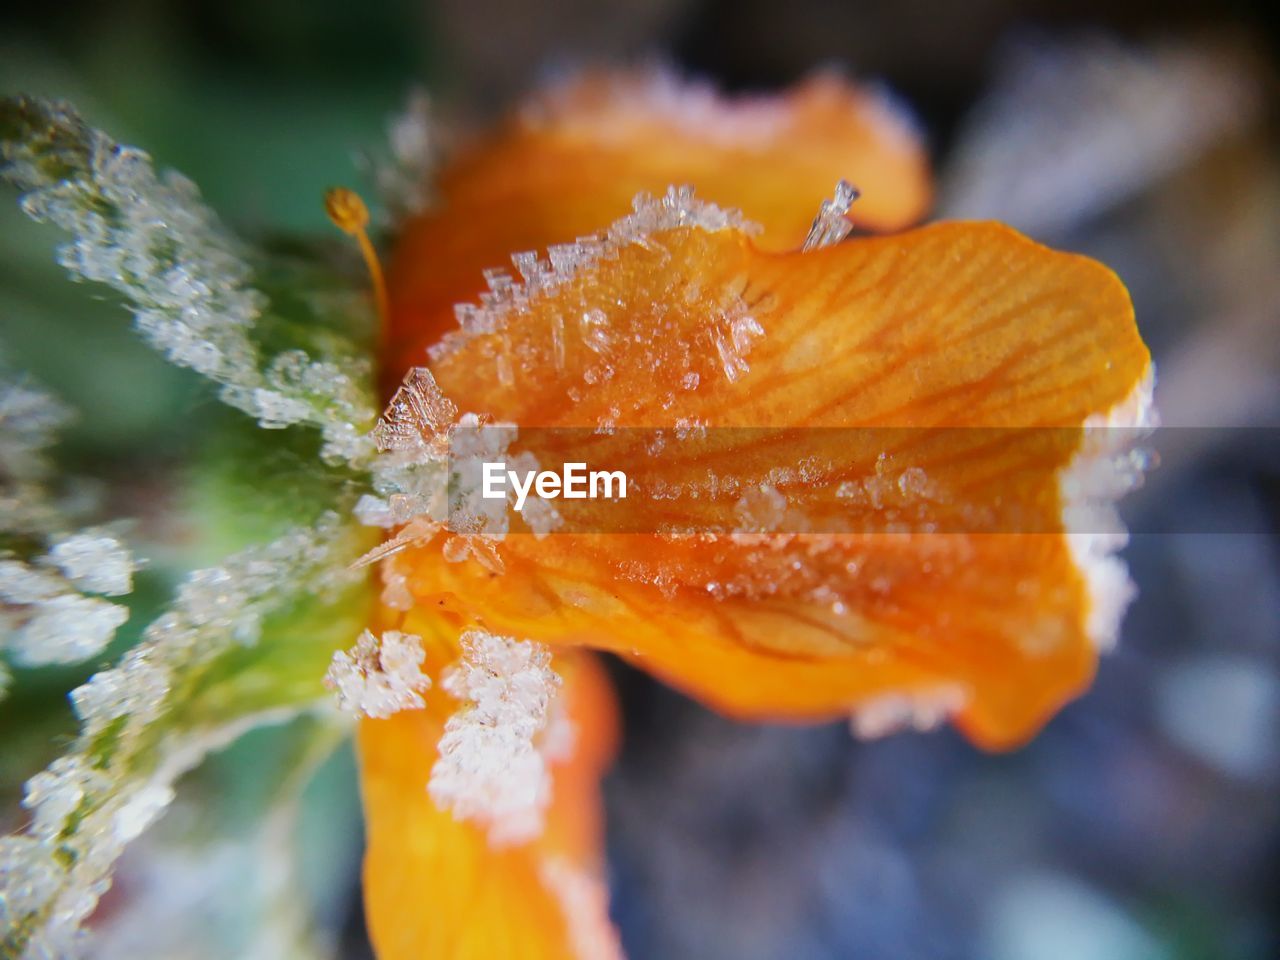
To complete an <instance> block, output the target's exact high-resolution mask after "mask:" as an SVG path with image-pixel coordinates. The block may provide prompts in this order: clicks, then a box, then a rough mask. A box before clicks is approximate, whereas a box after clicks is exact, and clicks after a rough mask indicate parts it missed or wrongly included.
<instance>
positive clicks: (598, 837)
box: [358, 614, 616, 960]
mask: <svg viewBox="0 0 1280 960" xmlns="http://www.w3.org/2000/svg"><path fill="white" fill-rule="evenodd" d="M404 629H406V630H411V631H416V632H420V634H421V635H423V636H428V637H431V636H436V637H439V636H441V635H443V634H444V633H445V632H447V630H448V627H447V625H446V624H444V623H443V622H441V621H438V620H437V621H435V622H432V620H431V619H430V615H423V614H413V615H410V617H409V618H408V620H407V622H406V624H405V625H404ZM432 659H433V661H434V660H435V659H437V658H436V657H435V656H434V655H433V658H432ZM428 665H429V666H431V667H438V666H439V664H438V663H436V662H429V664H428ZM556 669H557V671H558V672H560V673H561V676H562V677H563V679H564V686H563V687H562V689H561V693H560V696H561V697H563V698H564V702H565V704H566V709H567V710H568V712H569V717H570V720H571V721H572V722H573V723H574V725H575V728H576V729H577V731H578V738H577V743H576V749H575V752H574V755H573V757H572V758H571V759H569V760H567V761H565V762H563V763H559V764H554V765H553V767H552V774H553V781H554V788H553V790H554V792H553V799H552V802H551V806H550V808H549V809H548V810H547V826H546V830H545V831H544V833H543V835H542V836H541V837H540V838H539V839H538V840H536V841H534V842H532V843H529V844H525V845H522V846H514V847H502V848H497V849H495V848H494V847H492V846H491V845H490V843H489V840H488V838H487V836H486V834H485V832H484V831H483V830H482V829H480V828H478V827H476V826H474V825H472V824H471V823H464V822H459V821H457V820H455V819H454V818H453V816H452V815H451V814H450V813H448V812H446V811H442V810H440V809H438V808H437V807H436V805H435V804H434V803H433V802H432V800H431V798H430V797H429V796H428V794H427V781H428V778H429V776H430V772H431V768H432V766H433V764H434V763H435V760H436V757H437V750H436V745H437V743H438V742H439V740H440V736H441V734H442V732H443V727H444V721H445V720H446V719H447V717H448V713H449V712H450V711H451V710H452V708H453V707H454V706H455V705H456V703H455V702H454V701H452V699H451V698H449V697H448V696H447V695H446V694H444V693H443V692H441V691H440V690H439V687H438V686H437V687H436V688H433V689H432V690H431V691H430V692H429V693H428V696H427V700H428V705H427V709H426V710H419V711H406V712H401V713H398V714H396V715H395V716H393V717H391V718H390V719H386V720H364V721H362V722H361V724H360V728H359V734H358V746H359V756H360V775H361V789H362V794H363V799H364V810H365V824H366V831H367V845H366V853H365V863H364V895H365V912H366V914H367V922H368V928H369V934H370V937H371V939H372V941H373V944H374V948H375V951H376V953H377V955H378V957H379V960H419V958H422V957H449V958H451V960H513V958H529V960H536V958H555V960H563V958H565V957H570V956H574V955H576V952H577V951H580V950H581V949H583V945H584V944H585V943H588V942H590V938H592V937H599V938H602V939H603V940H604V941H605V942H607V941H608V938H610V937H611V936H612V931H611V929H610V927H609V921H608V916H607V913H606V910H607V897H605V895H604V892H603V891H604V887H603V884H602V882H601V881H600V879H599V878H600V877H601V873H602V856H601V849H602V832H603V826H602V820H601V805H600V796H599V779H600V776H601V774H602V772H603V768H604V766H605V765H606V764H607V763H608V761H609V760H610V759H611V757H612V750H613V740H614V735H615V726H616V723H615V719H614V715H613V710H614V708H613V703H612V694H611V692H610V691H609V688H608V686H607V683H606V681H605V679H604V677H603V673H602V672H601V671H600V668H599V666H598V665H597V664H596V663H594V661H593V660H592V659H591V658H590V656H589V655H584V654H581V653H579V654H567V655H565V656H561V657H557V659H556ZM593 897H595V900H594V902H593V899H592V898H593Z"/></svg>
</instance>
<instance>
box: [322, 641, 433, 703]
mask: <svg viewBox="0 0 1280 960" xmlns="http://www.w3.org/2000/svg"><path fill="white" fill-rule="evenodd" d="M425 659H426V653H425V652H424V651H423V649H422V638H421V637H419V636H416V635H415V634H412V633H401V632H400V631H398V630H388V631H386V632H385V633H383V634H382V636H381V637H380V638H379V637H375V636H374V635H373V634H372V633H371V632H369V631H368V630H366V631H364V633H362V634H361V635H360V639H359V640H357V641H356V645H355V646H354V647H352V648H351V649H350V650H349V651H348V650H339V651H337V652H336V653H334V655H333V663H332V664H331V665H330V666H329V672H328V674H326V676H325V684H326V686H328V687H329V688H330V689H331V690H333V691H335V692H336V693H337V695H338V706H340V707H341V708H342V709H343V710H346V711H347V712H348V713H354V714H357V715H362V716H366V717H378V718H386V717H389V716H391V715H392V714H395V713H399V712H400V711H401V710H421V709H422V707H423V705H424V704H423V701H422V694H423V692H424V691H426V690H427V689H428V688H430V686H431V680H430V678H429V677H427V675H426V674H424V673H423V672H422V669H421V667H422V661H423V660H425Z"/></svg>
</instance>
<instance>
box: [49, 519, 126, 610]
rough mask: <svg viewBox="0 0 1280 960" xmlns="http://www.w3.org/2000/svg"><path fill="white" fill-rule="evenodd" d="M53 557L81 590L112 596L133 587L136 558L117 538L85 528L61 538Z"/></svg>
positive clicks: (52, 553) (55, 547)
mask: <svg viewBox="0 0 1280 960" xmlns="http://www.w3.org/2000/svg"><path fill="white" fill-rule="evenodd" d="M49 559H50V560H51V561H52V562H53V563H54V564H55V565H56V566H57V567H58V568H59V569H60V570H61V571H62V573H63V575H64V576H66V578H67V579H68V580H70V581H71V582H72V583H74V584H75V585H76V586H77V587H79V588H80V589H81V590H85V591H88V592H89V593H101V594H104V595H105V596H108V597H120V596H124V595H125V594H126V593H128V592H129V591H130V590H132V589H133V558H132V557H131V556H130V555H129V551H128V550H125V549H124V548H123V547H122V546H120V541H119V540H117V539H116V538H115V537H111V536H106V535H104V534H102V533H100V532H98V531H93V530H85V531H82V532H80V533H76V534H72V535H71V536H68V537H64V538H62V539H61V540H59V541H58V543H57V544H56V545H55V546H54V548H53V549H52V550H50V551H49Z"/></svg>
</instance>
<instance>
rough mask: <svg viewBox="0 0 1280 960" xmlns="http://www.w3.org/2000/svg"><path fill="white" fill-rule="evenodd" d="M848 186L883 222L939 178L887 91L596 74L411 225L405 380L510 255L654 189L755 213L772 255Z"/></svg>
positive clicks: (454, 171) (453, 183) (447, 185)
mask: <svg viewBox="0 0 1280 960" xmlns="http://www.w3.org/2000/svg"><path fill="white" fill-rule="evenodd" d="M841 178H844V179H847V180H849V181H850V182H852V183H853V184H854V185H856V186H857V187H858V188H859V189H860V190H861V192H862V196H861V198H860V199H859V200H858V201H857V203H855V204H854V207H853V210H852V212H851V219H852V220H854V221H855V222H856V223H857V224H859V225H861V226H863V227H866V228H869V229H878V230H880V229H897V228H901V227H904V226H906V225H908V224H910V223H912V222H914V221H916V220H918V219H919V218H920V217H921V216H922V215H923V213H924V210H925V207H926V205H927V204H928V202H929V189H930V188H929V173H928V168H927V161H926V158H925V155H924V150H923V148H922V147H921V144H920V142H919V139H918V137H917V136H916V134H915V132H914V130H913V129H912V128H911V126H910V124H909V122H908V121H906V120H905V119H904V118H903V116H902V115H901V114H900V112H899V110H898V108H897V107H895V106H894V105H892V104H889V103H888V102H887V101H886V100H885V98H884V96H883V95H882V94H881V93H879V92H877V91H873V90H869V89H865V88H858V87H853V86H851V85H850V84H848V83H846V82H844V81H842V80H840V79H839V78H837V77H835V76H834V75H822V76H818V77H815V78H814V79H812V80H810V81H809V82H807V83H804V84H802V85H800V86H799V87H797V88H796V89H794V90H793V91H791V92H789V93H787V94H785V95H781V96H757V97H749V98H742V99H734V100H727V99H721V98H719V97H718V96H717V95H716V94H715V93H713V92H712V91H710V90H708V89H704V88H702V87H697V86H685V85H681V84H679V83H678V82H677V81H675V80H674V79H672V78H671V77H670V76H668V75H666V74H663V73H640V74H587V75H585V76H583V77H581V78H579V79H577V80H575V81H573V82H571V83H568V84H565V85H563V86H562V87H560V88H559V89H556V90H554V91H552V92H550V93H548V94H546V95H544V96H542V97H541V98H539V99H538V100H536V101H535V102H533V103H531V104H528V105H527V106H526V107H525V108H524V109H523V110H522V111H520V112H519V113H518V114H516V115H515V116H514V117H512V118H511V119H510V120H509V121H508V122H507V123H506V124H504V125H503V126H502V127H500V128H499V129H498V130H497V132H496V133H494V134H493V135H491V136H489V137H487V138H485V139H483V140H481V141H479V142H477V143H475V144H473V145H471V146H470V147H469V148H467V149H464V150H462V151H461V152H460V153H459V154H458V155H457V156H456V157H455V158H454V159H453V161H452V162H451V163H450V165H449V166H448V167H447V168H446V169H445V170H444V171H443V173H442V175H441V177H440V181H439V184H438V195H439V198H438V204H437V209H435V210H433V211H432V212H431V213H430V214H429V215H427V216H425V217H422V218H421V219H419V220H418V221H416V222H414V223H411V224H409V225H408V226H407V228H406V229H405V230H404V232H403V235H402V236H401V238H400V240H399V243H398V245H397V248H396V251H395V257H394V260H393V262H392V264H391V269H390V286H391V291H392V297H393V310H392V314H393V321H394V325H393V328H392V339H393V346H392V350H393V355H394V356H395V357H396V358H397V362H395V363H393V364H391V372H392V373H394V372H395V371H402V370H404V369H405V368H406V367H407V366H409V365H411V364H413V363H417V362H421V350H422V348H423V347H424V346H425V345H426V344H428V343H430V342H432V340H434V339H435V338H436V336H438V335H439V334H440V333H443V332H444V331H445V330H446V329H448V328H449V327H450V326H452V323H453V305H454V304H455V303H459V302H462V301H466V300H472V299H474V298H475V297H476V296H477V295H478V294H479V293H480V292H481V290H483V280H482V271H483V270H485V269H486V268H490V267H506V266H507V265H508V264H509V262H510V261H509V256H510V254H512V253H514V252H517V251H521V250H537V249H542V248H545V247H547V246H549V245H551V244H558V243H567V242H571V241H573V240H574V239H576V238H577V237H580V236H583V235H586V234H589V233H592V232H594V231H596V230H598V229H600V228H601V227H603V226H604V225H606V224H608V223H610V222H611V221H613V220H615V219H616V218H618V217H620V216H622V215H623V214H624V213H626V212H627V210H628V209H629V208H630V205H631V200H632V198H633V197H634V196H635V195H636V194H637V193H639V192H641V191H647V192H650V193H661V192H662V191H664V190H666V188H667V187H668V186H669V185H671V184H690V185H692V186H694V187H696V188H697V189H698V191H699V193H700V194H701V195H703V196H705V197H706V198H707V199H708V200H711V201H714V202H716V203H719V204H721V205H722V206H728V207H739V208H741V209H743V210H746V211H748V213H749V215H750V217H751V218H752V219H753V220H754V221H756V222H758V223H759V224H760V225H761V226H763V228H764V233H763V236H762V238H761V242H762V243H763V244H765V245H766V246H767V247H769V248H771V249H791V248H794V247H797V246H799V245H800V242H801V241H802V240H803V239H804V237H805V234H806V233H807V231H808V229H809V226H810V223H811V221H812V220H813V217H814V215H815V214H816V213H817V211H818V207H819V204H820V203H821V201H822V200H823V199H824V198H827V197H829V196H830V195H831V192H832V189H833V188H834V186H835V183H836V181H837V180H839V179H841Z"/></svg>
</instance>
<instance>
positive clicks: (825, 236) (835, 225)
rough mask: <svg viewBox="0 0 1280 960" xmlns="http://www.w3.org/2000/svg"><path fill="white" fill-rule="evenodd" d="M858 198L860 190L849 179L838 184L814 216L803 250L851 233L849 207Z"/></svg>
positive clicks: (832, 242) (828, 243) (834, 241)
mask: <svg viewBox="0 0 1280 960" xmlns="http://www.w3.org/2000/svg"><path fill="white" fill-rule="evenodd" d="M857 199H858V190H857V188H856V187H854V186H853V184H851V183H850V182H849V181H848V180H841V181H840V182H839V183H837V184H836V189H835V193H834V194H833V195H832V197H831V199H830V200H823V201H822V206H821V207H819V208H818V215H817V216H816V217H814V218H813V226H811V227H810V228H809V235H808V236H807V237H805V238H804V245H803V246H802V247H801V249H802V250H816V249H818V248H819V247H829V246H831V245H832V244H836V243H839V242H840V241H841V240H843V239H844V238H845V237H847V236H848V235H849V231H850V230H852V229H853V224H852V223H850V222H849V217H848V214H849V208H850V207H852V206H853V202H854V201H855V200H857Z"/></svg>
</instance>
